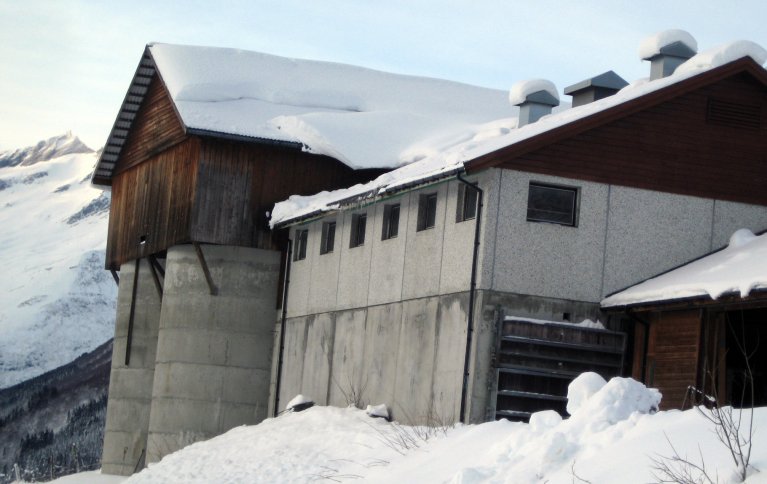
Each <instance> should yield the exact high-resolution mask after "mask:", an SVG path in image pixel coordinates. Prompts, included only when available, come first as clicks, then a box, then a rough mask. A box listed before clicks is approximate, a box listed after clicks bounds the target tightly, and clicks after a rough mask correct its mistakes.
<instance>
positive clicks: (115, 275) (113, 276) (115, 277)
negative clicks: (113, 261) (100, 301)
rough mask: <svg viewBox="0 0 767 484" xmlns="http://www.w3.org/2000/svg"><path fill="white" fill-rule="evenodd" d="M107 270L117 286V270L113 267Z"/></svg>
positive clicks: (118, 278)
mask: <svg viewBox="0 0 767 484" xmlns="http://www.w3.org/2000/svg"><path fill="white" fill-rule="evenodd" d="M109 272H111V273H112V278H114V280H115V284H117V285H118V286H119V285H120V275H119V274H117V271H116V270H114V269H109Z"/></svg>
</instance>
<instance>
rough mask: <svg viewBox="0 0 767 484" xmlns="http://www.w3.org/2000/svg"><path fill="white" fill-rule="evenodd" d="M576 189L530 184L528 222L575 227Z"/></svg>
mask: <svg viewBox="0 0 767 484" xmlns="http://www.w3.org/2000/svg"><path fill="white" fill-rule="evenodd" d="M577 198H578V190H577V189H575V188H565V187H555V186H548V185H536V184H533V183H531V184H530V191H529V193H528V198H527V220H530V221H534V222H551V223H557V224H564V225H575V214H576V207H575V205H576V200H577Z"/></svg>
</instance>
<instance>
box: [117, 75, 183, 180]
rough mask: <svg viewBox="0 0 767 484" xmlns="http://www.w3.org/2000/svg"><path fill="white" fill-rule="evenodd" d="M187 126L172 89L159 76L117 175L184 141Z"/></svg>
mask: <svg viewBox="0 0 767 484" xmlns="http://www.w3.org/2000/svg"><path fill="white" fill-rule="evenodd" d="M184 134H185V133H184V127H183V125H182V124H181V121H180V120H179V118H178V114H177V113H176V110H175V109H174V107H173V102H172V101H171V99H170V94H168V90H167V89H166V88H165V86H164V85H163V83H162V80H161V79H160V78H159V77H158V76H157V75H156V74H155V76H154V77H153V78H152V81H151V82H150V84H149V89H148V90H147V92H146V94H145V95H144V101H143V103H142V104H141V107H140V108H139V110H138V112H137V114H136V118H135V120H134V121H133V124H132V126H131V130H130V132H129V133H128V138H127V139H126V141H125V145H124V146H123V148H122V151H121V152H120V157H119V158H118V160H117V165H116V166H115V174H118V173H120V172H123V171H125V170H128V169H130V168H131V167H134V166H136V165H137V164H139V163H142V162H144V161H147V160H148V159H150V158H152V157H153V156H154V155H156V154H158V153H159V152H161V151H162V150H164V149H167V148H169V147H171V146H173V145H174V144H176V143H179V142H180V141H182V140H183V139H184Z"/></svg>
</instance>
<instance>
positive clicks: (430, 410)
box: [280, 292, 468, 423]
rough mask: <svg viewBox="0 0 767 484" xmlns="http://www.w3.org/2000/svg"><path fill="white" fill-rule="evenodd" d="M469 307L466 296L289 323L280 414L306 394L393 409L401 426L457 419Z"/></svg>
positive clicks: (317, 399)
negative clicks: (298, 395)
mask: <svg viewBox="0 0 767 484" xmlns="http://www.w3.org/2000/svg"><path fill="white" fill-rule="evenodd" d="M467 303H468V293H466V292H464V293H461V294H452V295H445V296H432V297H425V298H417V299H411V300H408V301H404V302H396V303H388V304H381V305H376V306H370V307H368V308H365V309H352V310H340V311H332V312H328V313H323V314H320V315H307V316H300V317H295V318H290V319H288V321H287V322H286V334H285V336H286V350H287V351H286V353H285V357H284V363H283V365H284V366H283V376H282V382H281V392H280V402H282V403H281V405H280V410H282V409H283V408H284V405H285V404H286V403H287V402H288V401H289V400H290V399H291V398H292V397H294V396H295V395H296V394H299V393H301V394H304V395H306V396H309V397H311V398H312V399H314V401H315V402H317V403H320V404H323V405H326V404H327V405H336V406H347V405H349V404H355V405H358V406H362V407H364V405H366V404H378V403H386V404H387V405H389V407H390V408H391V409H392V412H393V415H394V416H395V418H397V419H398V420H399V421H401V422H411V423H427V422H429V421H433V420H434V419H443V418H444V419H445V420H446V421H454V420H456V419H457V418H458V410H459V407H460V397H461V387H462V374H463V362H464V360H463V355H464V348H465V345H466V339H465V337H466V308H467ZM299 375H300V376H299Z"/></svg>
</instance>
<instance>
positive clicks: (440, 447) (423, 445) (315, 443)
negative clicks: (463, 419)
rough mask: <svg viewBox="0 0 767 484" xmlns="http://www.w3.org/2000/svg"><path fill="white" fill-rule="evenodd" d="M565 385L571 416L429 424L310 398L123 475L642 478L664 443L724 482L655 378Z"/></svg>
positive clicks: (758, 477)
mask: <svg viewBox="0 0 767 484" xmlns="http://www.w3.org/2000/svg"><path fill="white" fill-rule="evenodd" d="M569 394H570V396H571V397H572V399H573V408H571V410H572V412H573V415H572V416H571V417H570V418H569V419H565V420H563V419H562V418H561V417H560V416H559V415H558V414H556V413H555V412H553V411H545V412H539V413H537V414H534V415H533V417H532V418H531V423H530V424H525V423H512V422H508V421H505V420H501V421H497V422H489V423H484V424H481V425H465V426H464V425H456V426H455V427H451V428H445V429H439V430H433V431H431V432H429V431H427V430H426V429H424V428H418V427H406V426H400V425H398V424H396V423H388V422H386V421H385V420H383V419H380V418H370V417H369V416H367V415H366V413H365V412H364V411H362V410H358V409H355V408H334V407H317V406H315V407H312V408H310V409H308V410H305V411H303V412H300V413H290V412H288V413H285V414H283V415H281V416H279V417H277V418H272V419H267V420H265V421H264V422H262V423H261V424H259V425H256V426H251V427H246V426H243V427H237V428H235V429H232V430H231V431H229V432H227V433H226V434H224V435H221V436H219V437H216V438H214V439H211V440H208V441H206V442H199V443H197V444H193V445H191V446H189V447H187V448H185V449H182V450H181V451H179V452H176V453H174V454H171V455H168V456H166V457H165V458H164V459H163V460H162V461H160V462H159V463H157V464H154V465H150V467H149V468H148V469H145V470H144V471H142V472H141V473H139V474H136V475H134V476H132V477H131V478H129V479H126V480H125V481H124V482H126V483H130V484H137V483H197V482H199V483H211V482H216V483H244V482H247V483H259V482H265V483H266V482H268V483H273V482H314V481H326V482H347V481H358V480H363V481H364V482H381V483H391V482H396V483H431V482H434V483H437V482H448V483H456V484H457V483H462V484H468V483H521V484H525V483H544V482H548V483H568V484H569V483H572V482H583V481H581V479H583V480H586V481H589V482H591V483H595V484H596V483H600V484H602V483H608V484H609V483H620V484H624V483H625V484H631V483H646V482H653V481H656V478H655V477H654V475H653V473H654V472H655V471H654V470H653V466H654V464H653V459H662V458H663V457H670V456H671V455H673V451H672V449H671V445H673V446H674V448H676V450H677V451H678V452H679V453H680V455H683V456H686V457H687V458H689V459H690V460H691V461H693V462H695V463H696V464H700V463H701V462H700V459H701V458H702V459H703V461H704V462H705V465H706V468H707V470H708V472H709V474H710V475H711V476H712V477H715V476H718V478H719V482H729V479H730V477H731V475H732V473H733V471H734V470H735V466H734V464H733V462H732V460H731V459H730V457H729V455H728V454H727V452H726V451H725V449H724V447H723V446H722V444H721V443H720V442H719V441H718V440H717V439H716V437H715V435H714V433H713V429H712V426H711V424H710V423H709V421H708V420H706V419H705V418H704V416H703V414H702V412H708V411H707V410H698V409H692V410H687V411H678V410H674V411H665V412H657V413H653V410H654V408H655V407H656V406H657V404H658V401H659V399H660V394H659V393H658V392H657V391H656V390H653V389H647V388H645V387H644V385H642V384H640V383H638V382H636V381H634V380H631V379H628V378H613V379H612V380H610V381H609V382H604V380H602V379H601V378H600V377H598V376H595V375H594V374H589V373H587V374H584V375H581V376H580V377H579V378H578V379H576V380H575V381H574V382H573V383H572V384H571V386H570V391H569ZM576 395H577V402H576ZM745 412H746V416H747V414H748V411H745ZM766 426H767V408H759V409H757V410H756V411H755V429H756V433H755V435H756V438H755V439H754V449H753V458H752V463H753V465H754V467H755V468H756V469H758V470H761V471H762V472H757V471H756V470H754V471H752V475H751V476H750V477H749V478H748V479H747V482H748V483H751V484H753V483H759V482H767V439H764V438H762V437H761V435H762V434H763V432H764V429H765V428H766ZM398 442H406V444H402V445H400V444H398ZM576 476H577V477H576ZM101 477H104V478H105V479H106V478H108V479H112V478H111V477H107V476H94V475H93V474H88V475H83V476H82V480H75V479H74V478H70V479H72V480H66V481H64V480H61V481H58V482H61V483H66V484H72V483H77V482H91V483H93V482H96V483H98V482H101V481H99V478H101ZM104 482H115V481H114V480H111V481H104Z"/></svg>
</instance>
